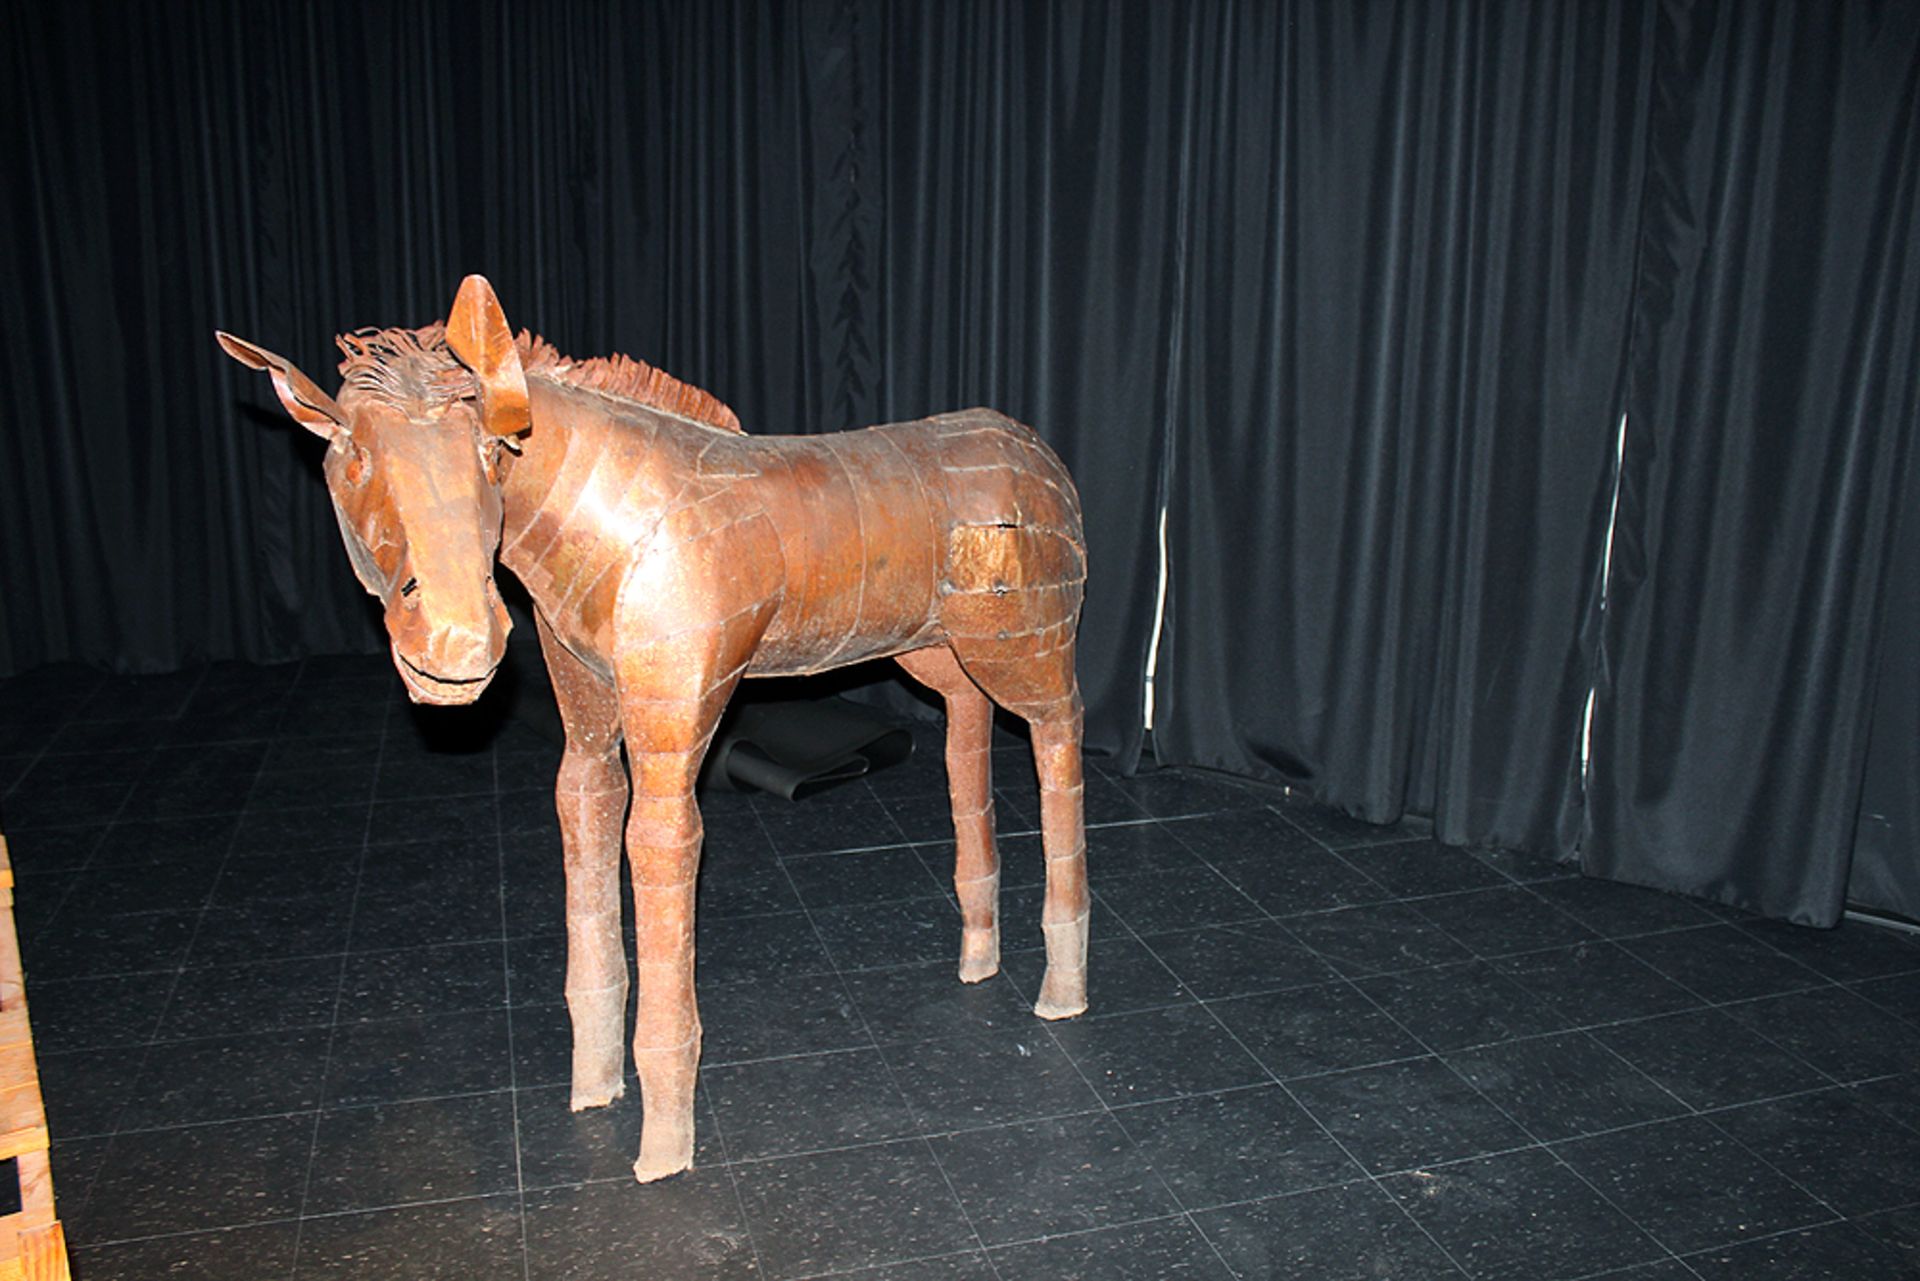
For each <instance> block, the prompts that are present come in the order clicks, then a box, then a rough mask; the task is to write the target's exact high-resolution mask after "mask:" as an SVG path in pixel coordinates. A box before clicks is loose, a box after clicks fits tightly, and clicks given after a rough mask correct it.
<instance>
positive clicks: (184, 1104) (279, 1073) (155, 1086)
mask: <svg viewBox="0 0 1920 1281" xmlns="http://www.w3.org/2000/svg"><path fill="white" fill-rule="evenodd" d="M327 1038H328V1032H327V1030H326V1029H325V1028H308V1029H305V1030H302V1031H291V1032H256V1033H250V1034H247V1035H243V1036H222V1037H211V1038H208V1039H206V1040H199V1041H163V1042H161V1043H159V1044H157V1045H153V1046H150V1047H148V1049H147V1053H146V1059H145V1061H144V1063H143V1065H142V1067H141V1070H140V1077H139V1080H138V1082H137V1083H136V1084H135V1086H134V1092H133V1097H132V1098H131V1099H129V1100H128V1102H127V1106H126V1108H125V1110H123V1111H122V1112H121V1114H120V1128H121V1129H122V1130H130V1129H146V1128H155V1127H159V1126H164V1125H192V1124H197V1123H199V1122H204V1121H235V1120H239V1119H241V1118H243V1117H250V1116H269V1115H273V1114H276V1113H288V1112H302V1111H309V1110H311V1109H312V1108H314V1107H315V1106H317V1105H318V1104H319V1102H320V1078H321V1074H322V1072H323V1071H324V1069H325V1067H326V1062H327Z"/></svg>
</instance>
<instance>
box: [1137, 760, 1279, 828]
mask: <svg viewBox="0 0 1920 1281" xmlns="http://www.w3.org/2000/svg"><path fill="white" fill-rule="evenodd" d="M1115 786H1117V787H1119V788H1120V790H1121V791H1123V792H1125V793H1126V794H1127V795H1128V796H1129V797H1131V798H1132V799H1133V801H1134V803H1135V804H1137V805H1138V806H1140V808H1141V809H1144V810H1145V811H1146V812H1147V813H1149V814H1152V815H1154V816H1155V817H1156V818H1180V817H1184V816H1186V815H1192V814H1217V813H1220V812H1221V811H1223V810H1258V809H1264V808H1265V807H1266V804H1267V802H1268V801H1269V800H1271V799H1273V796H1274V789H1272V788H1263V787H1261V786H1259V785H1258V784H1255V783H1252V782H1249V781H1247V780H1245V779H1240V778H1236V777H1234V776H1233V775H1230V774H1216V773H1211V772H1209V771H1206V770H1199V769H1184V768H1179V767H1175V768H1171V769H1158V770H1148V771H1143V772H1141V773H1139V774H1136V775H1134V776H1133V777H1132V778H1122V779H1117V780H1115Z"/></svg>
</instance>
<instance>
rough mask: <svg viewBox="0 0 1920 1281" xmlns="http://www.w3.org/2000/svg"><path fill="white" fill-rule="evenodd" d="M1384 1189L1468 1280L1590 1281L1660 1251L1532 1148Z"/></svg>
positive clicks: (1418, 1174)
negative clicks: (1552, 1280)
mask: <svg viewBox="0 0 1920 1281" xmlns="http://www.w3.org/2000/svg"><path fill="white" fill-rule="evenodd" d="M1386 1185H1387V1189H1388V1190H1389V1191H1390V1192H1392V1193H1393V1195H1394V1197H1395V1198H1396V1199H1397V1200H1398V1201H1399V1202H1400V1204H1401V1205H1402V1206H1404V1207H1405V1208H1406V1211H1407V1213H1408V1214H1410V1215H1412V1216H1413V1218H1414V1219H1415V1220H1416V1221H1417V1222H1418V1223H1419V1224H1420V1226H1421V1227H1423V1228H1425V1229H1426V1230H1427V1232H1428V1233H1430V1234H1431V1235H1432V1236H1433V1238H1434V1239H1435V1240H1436V1241H1438V1242H1439V1243H1440V1244H1441V1245H1443V1246H1445V1247H1446V1249H1447V1253H1448V1254H1450V1255H1451V1256H1452V1257H1453V1258H1454V1259H1455V1260H1456V1261H1458V1262H1459V1264H1460V1266H1461V1267H1463V1268H1465V1269H1466V1270H1467V1272H1468V1274H1469V1275H1471V1276H1473V1277H1475V1278H1487V1279H1488V1281H1495V1279H1498V1281H1505V1279H1507V1278H1512V1281H1536V1278H1543V1277H1582V1276H1591V1275H1593V1274H1594V1273H1597V1272H1602V1271H1605V1270H1607V1269H1611V1268H1619V1267H1623V1266H1627V1265H1631V1264H1635V1263H1645V1262H1650V1261H1654V1260H1658V1259H1661V1258H1664V1257H1665V1255H1666V1252H1665V1251H1664V1250H1662V1249H1661V1248H1660V1246H1659V1245H1658V1244H1656V1243H1655V1242H1654V1241H1653V1240H1652V1239H1650V1238H1649V1237H1648V1236H1647V1235H1646V1233H1644V1232H1642V1231H1641V1230H1640V1229H1639V1228H1637V1227H1636V1226H1634V1224H1633V1223H1632V1222H1631V1221H1629V1220H1628V1219H1627V1218H1625V1217H1624V1216H1623V1215H1622V1214H1621V1213H1620V1212H1619V1211H1618V1210H1616V1209H1614V1208H1613V1207H1612V1206H1610V1205H1608V1204H1607V1203H1606V1201H1604V1200H1603V1199H1601V1197H1600V1196H1599V1195H1598V1194H1596V1193H1595V1192H1594V1190H1593V1189H1592V1188H1590V1187H1588V1186H1587V1185H1586V1184H1585V1183H1583V1182H1582V1181H1581V1180H1580V1179H1579V1178H1578V1177H1577V1176H1575V1175H1574V1174H1573V1173H1572V1172H1571V1171H1570V1170H1568V1169H1567V1168H1566V1167H1565V1166H1562V1165H1561V1164H1560V1163H1559V1162H1557V1161H1555V1160H1554V1159H1553V1157H1552V1156H1550V1155H1549V1154H1548V1153H1546V1152H1542V1151H1539V1150H1537V1149H1536V1150H1531V1151H1526V1152H1511V1153H1506V1154H1504V1155H1502V1156H1495V1157H1487V1158H1483V1159H1481V1160H1477V1161H1468V1162H1463V1163H1461V1164H1458V1165H1448V1166H1444V1167H1442V1168H1440V1169H1435V1170H1415V1171H1412V1172H1411V1173H1408V1174H1403V1175H1398V1176H1396V1177H1394V1178H1391V1179H1388V1180H1386Z"/></svg>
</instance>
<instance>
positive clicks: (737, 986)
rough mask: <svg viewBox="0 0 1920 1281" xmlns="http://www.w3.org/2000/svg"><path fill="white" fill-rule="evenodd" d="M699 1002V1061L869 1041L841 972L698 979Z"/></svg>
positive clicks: (854, 1045) (810, 1051) (757, 1056)
mask: <svg viewBox="0 0 1920 1281" xmlns="http://www.w3.org/2000/svg"><path fill="white" fill-rule="evenodd" d="M949 979H950V980H951V975H949ZM955 986H958V983H957V982H955ZM699 1000H700V1023H701V1027H702V1029H703V1031H704V1040H703V1043H702V1050H701V1054H702V1061H703V1062H705V1063H708V1064H712V1065H719V1064H723V1063H738V1062H742V1061H745V1060H750V1059H768V1058H778V1057H781V1056H785V1055H793V1054H817V1053H820V1052H822V1051H825V1050H846V1049H854V1048H858V1047H863V1046H870V1045H871V1044H872V1043H873V1041H872V1038H871V1037H869V1036H868V1035H867V1031H866V1027H865V1025H864V1024H863V1023H862V1022H861V1019H860V1013H859V1011H858V1010H857V1009H856V1008H855V1006H854V1002H853V999H852V997H850V996H849V995H848V993H847V989H846V987H845V986H844V985H843V984H842V983H841V981H840V976H839V975H837V974H833V973H831V972H815V973H812V974H804V973H803V974H769V975H768V976H766V978H765V979H764V980H763V981H761V982H756V983H708V982H702V983H701V984H700V991H699Z"/></svg>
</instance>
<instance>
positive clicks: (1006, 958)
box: [956, 926, 1193, 1018]
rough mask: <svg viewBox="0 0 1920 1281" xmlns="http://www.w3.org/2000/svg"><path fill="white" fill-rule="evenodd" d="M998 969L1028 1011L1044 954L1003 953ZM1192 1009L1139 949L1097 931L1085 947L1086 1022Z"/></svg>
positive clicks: (1160, 966) (1175, 983) (1173, 980)
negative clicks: (1177, 1007)
mask: <svg viewBox="0 0 1920 1281" xmlns="http://www.w3.org/2000/svg"><path fill="white" fill-rule="evenodd" d="M1036 932H1037V931H1036ZM1168 937H1172V936H1170V935H1162V936H1161V939H1156V940H1155V942H1159V941H1162V940H1163V939H1165V938H1168ZM956 950H957V949H956ZM1001 966H1002V969H1003V971H1004V972H1005V974H1006V976H1007V979H1008V981H1010V982H1011V983H1012V984H1013V985H1014V986H1015V987H1016V988H1018V989H1019V990H1020V992H1021V993H1022V995H1023V996H1024V998H1025V1003H1026V1005H1027V1007H1028V1009H1029V1010H1031V1009H1032V1006H1033V1002H1035V1001H1036V1000H1038V999H1039V997H1040V982H1041V978H1042V976H1043V975H1044V974H1045V972H1046V954H1045V953H1044V952H1042V951H1039V950H1037V949H1030V950H1026V951H1015V952H1004V953H1003V954H1002V956H1001ZM1192 1003H1193V993H1191V992H1189V991H1188V990H1187V988H1186V986H1185V985H1184V984H1182V983H1181V982H1180V980H1179V978H1178V977H1177V976H1176V975H1175V974H1174V972H1173V971H1172V970H1170V969H1168V968H1167V967H1166V965H1165V964H1164V963H1163V962H1162V961H1161V960H1160V958H1159V957H1158V956H1156V955H1155V954H1154V953H1153V951H1152V950H1151V949H1150V948H1148V947H1147V946H1146V945H1145V944H1144V943H1141V942H1140V941H1139V940H1138V939H1133V938H1129V937H1127V936H1126V935H1124V934H1117V933H1115V932H1113V931H1109V930H1102V929H1100V928H1098V927H1097V926H1096V928H1095V929H1094V930H1093V938H1092V940H1091V941H1090V942H1089V943H1088V945H1087V1013H1088V1017H1090V1018H1105V1017H1107V1016H1108V1015H1110V1014H1129V1013H1135V1012H1138V1011H1140V1010H1156V1009H1161V1008H1163V1007H1165V1006H1169V1005H1191V1004H1192Z"/></svg>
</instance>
